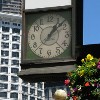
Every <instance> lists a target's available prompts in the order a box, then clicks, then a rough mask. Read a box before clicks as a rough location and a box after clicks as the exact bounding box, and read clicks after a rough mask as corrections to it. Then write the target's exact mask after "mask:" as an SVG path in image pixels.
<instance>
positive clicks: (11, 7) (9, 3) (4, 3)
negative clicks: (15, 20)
mask: <svg viewBox="0 0 100 100" xmlns="http://www.w3.org/2000/svg"><path fill="white" fill-rule="evenodd" d="M22 5H23V0H0V12H7V13H14V14H22Z"/></svg>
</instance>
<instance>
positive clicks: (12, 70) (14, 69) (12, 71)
mask: <svg viewBox="0 0 100 100" xmlns="http://www.w3.org/2000/svg"><path fill="white" fill-rule="evenodd" d="M18 72H19V69H18V68H11V73H16V74H17V73H18Z"/></svg>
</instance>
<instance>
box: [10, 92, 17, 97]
mask: <svg viewBox="0 0 100 100" xmlns="http://www.w3.org/2000/svg"><path fill="white" fill-rule="evenodd" d="M10 98H18V93H11V94H10Z"/></svg>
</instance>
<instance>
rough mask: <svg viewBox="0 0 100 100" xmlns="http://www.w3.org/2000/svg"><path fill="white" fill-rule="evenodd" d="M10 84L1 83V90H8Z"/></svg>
mask: <svg viewBox="0 0 100 100" xmlns="http://www.w3.org/2000/svg"><path fill="white" fill-rule="evenodd" d="M7 88H8V84H4V83H0V89H7Z"/></svg>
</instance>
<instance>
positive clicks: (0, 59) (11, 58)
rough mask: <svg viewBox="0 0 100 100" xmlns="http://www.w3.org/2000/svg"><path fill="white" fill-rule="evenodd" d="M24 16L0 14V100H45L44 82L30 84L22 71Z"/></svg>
mask: <svg viewBox="0 0 100 100" xmlns="http://www.w3.org/2000/svg"><path fill="white" fill-rule="evenodd" d="M21 36H22V16H21V15H17V14H11V13H9V14H7V13H0V100H45V99H44V82H39V83H28V82H24V81H23V80H22V79H20V78H19V77H18V76H17V73H18V72H19V71H20V70H21V67H20V63H21Z"/></svg>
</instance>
